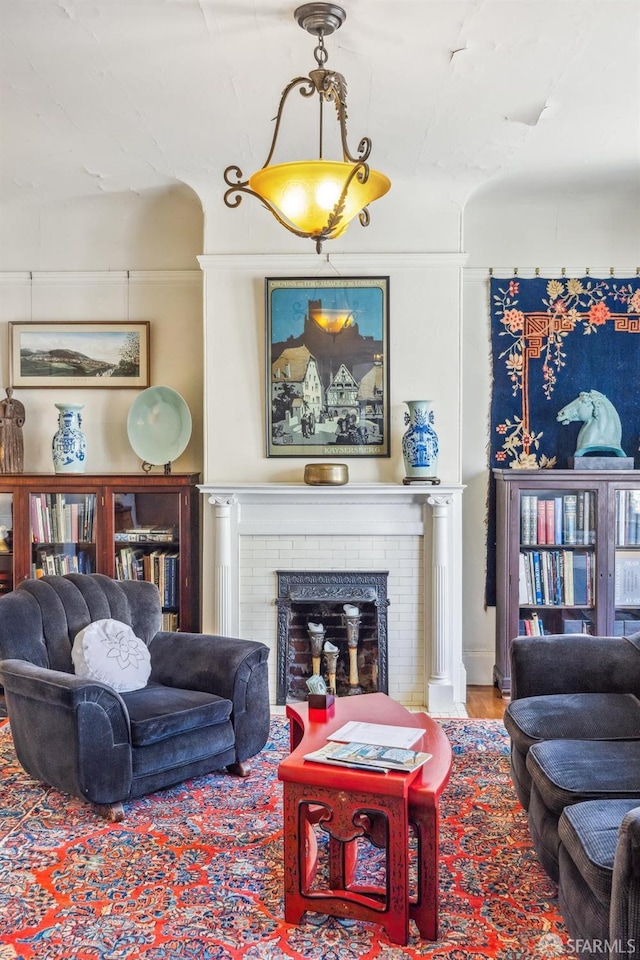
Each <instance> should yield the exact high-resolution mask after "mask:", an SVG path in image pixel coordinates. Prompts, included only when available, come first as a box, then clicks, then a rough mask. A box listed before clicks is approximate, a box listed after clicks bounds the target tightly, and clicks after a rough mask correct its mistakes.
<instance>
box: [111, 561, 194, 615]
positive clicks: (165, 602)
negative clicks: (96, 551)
mask: <svg viewBox="0 0 640 960" xmlns="http://www.w3.org/2000/svg"><path fill="white" fill-rule="evenodd" d="M178 565H179V554H178V551H170V550H152V551H150V552H148V551H145V550H143V549H142V548H141V547H122V549H121V550H118V553H117V555H116V580H147V581H149V583H155V585H156V586H157V588H158V591H159V593H160V600H161V602H162V606H163V607H177V606H178V605H179V594H180V577H179V567H178Z"/></svg>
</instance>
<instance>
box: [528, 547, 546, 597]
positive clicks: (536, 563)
mask: <svg viewBox="0 0 640 960" xmlns="http://www.w3.org/2000/svg"><path fill="white" fill-rule="evenodd" d="M531 562H532V564H533V602H534V603H537V604H540V605H542V603H543V602H544V601H543V598H542V566H541V563H540V552H539V551H538V550H534V551H533V552H532V553H531Z"/></svg>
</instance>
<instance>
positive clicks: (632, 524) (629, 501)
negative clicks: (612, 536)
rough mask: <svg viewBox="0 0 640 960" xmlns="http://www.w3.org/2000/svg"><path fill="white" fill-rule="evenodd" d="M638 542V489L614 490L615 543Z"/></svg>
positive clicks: (621, 544) (639, 513)
mask: <svg viewBox="0 0 640 960" xmlns="http://www.w3.org/2000/svg"><path fill="white" fill-rule="evenodd" d="M628 544H631V545H632V544H640V490H616V545H617V546H619V547H625V546H627V545H628Z"/></svg>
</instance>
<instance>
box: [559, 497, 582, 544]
mask: <svg viewBox="0 0 640 960" xmlns="http://www.w3.org/2000/svg"><path fill="white" fill-rule="evenodd" d="M562 506H563V511H562V512H563V523H562V541H563V543H566V544H574V543H577V542H578V529H577V519H578V497H577V494H575V493H565V495H564V496H563V498H562Z"/></svg>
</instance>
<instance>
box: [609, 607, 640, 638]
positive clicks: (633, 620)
mask: <svg viewBox="0 0 640 960" xmlns="http://www.w3.org/2000/svg"><path fill="white" fill-rule="evenodd" d="M639 632H640V618H638V617H637V616H632V615H629V616H625V615H624V614H619V613H616V618H615V620H614V621H613V635H614V637H631V636H633V634H634V633H639Z"/></svg>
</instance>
